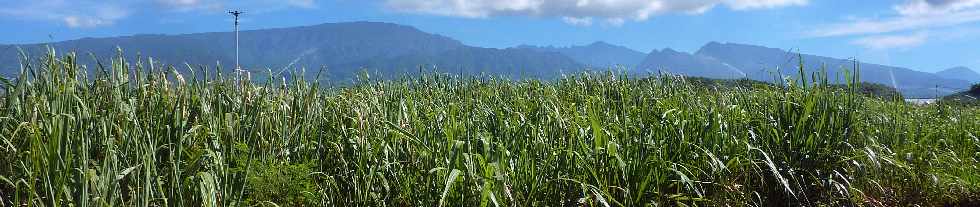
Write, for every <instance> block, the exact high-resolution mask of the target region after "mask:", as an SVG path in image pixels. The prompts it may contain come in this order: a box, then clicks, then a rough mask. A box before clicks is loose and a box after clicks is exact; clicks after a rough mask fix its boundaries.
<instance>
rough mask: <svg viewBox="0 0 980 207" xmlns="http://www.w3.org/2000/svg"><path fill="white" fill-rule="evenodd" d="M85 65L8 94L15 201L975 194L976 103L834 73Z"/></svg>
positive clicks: (41, 64)
mask: <svg viewBox="0 0 980 207" xmlns="http://www.w3.org/2000/svg"><path fill="white" fill-rule="evenodd" d="M75 60H76V56H75V55H74V54H67V55H63V56H57V55H55V54H54V52H53V51H52V52H51V53H50V54H49V55H47V56H44V57H39V58H35V59H33V60H27V61H25V63H26V64H25V65H24V66H23V69H22V71H21V73H20V76H19V77H17V78H16V79H12V80H4V81H3V85H2V89H0V91H2V92H0V156H2V157H0V204H2V205H4V206H21V205H26V206H72V205H74V206H198V205H202V206H256V205H258V206H277V205H278V206H334V205H337V206H432V205H439V206H477V205H479V206H664V205H666V206H675V205H677V206H686V205H708V206H722V205H732V206H784V205H790V206H795V205H805V206H819V205H830V206H841V205H844V206H846V205H866V206H907V205H916V204H919V205H955V204H971V203H972V204H976V202H977V201H978V199H977V198H978V196H980V169H978V168H977V164H978V159H980V139H978V136H980V110H978V109H977V108H966V107H956V106H947V105H941V104H940V105H930V106H914V105H909V104H905V103H902V102H900V101H899V102H896V101H887V100H880V99H876V98H869V97H865V96H861V95H858V94H857V93H855V91H854V90H853V87H851V88H849V89H840V88H839V87H827V85H826V84H827V81H826V78H820V77H821V76H819V75H818V76H815V78H812V79H809V80H807V81H794V80H789V81H788V82H787V84H785V85H782V86H771V85H757V86H752V87H740V88H728V89H719V88H713V87H704V86H699V85H696V84H690V83H688V82H687V81H686V80H685V79H684V78H680V77H670V76H662V77H653V78H641V79H634V78H628V77H625V76H621V75H616V74H609V73H583V74H578V75H571V76H567V77H563V78H561V79H559V80H556V81H550V82H545V81H536V80H525V81H509V80H503V79H494V78H463V77H455V76H450V75H439V74H431V75H426V76H421V77H405V78H399V79H395V80H378V81H371V80H365V81H362V82H360V83H358V84H355V85H353V86H348V87H341V88H331V87H324V86H321V85H320V84H319V83H318V82H316V81H313V82H310V81H305V80H303V79H302V78H299V79H285V78H282V77H278V76H274V75H273V76H272V78H270V80H274V81H264V82H261V83H259V82H252V81H250V80H249V79H248V78H242V77H243V76H238V75H236V74H228V73H220V72H218V71H222V70H221V69H220V68H217V69H215V68H191V67H190V66H181V68H174V67H164V66H161V65H160V64H158V63H154V62H153V61H152V60H149V61H146V62H135V63H133V62H126V61H125V60H124V59H123V58H115V59H113V60H112V61H111V62H109V63H105V64H104V65H102V64H100V65H96V66H89V67H91V68H88V67H83V66H80V65H77V64H76V61H75ZM801 69H802V68H801ZM89 71H94V72H89ZM177 71H185V72H184V73H183V74H182V73H179V72H177ZM852 82H857V81H856V80H854V81H852Z"/></svg>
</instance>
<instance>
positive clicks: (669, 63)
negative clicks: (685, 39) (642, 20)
mask: <svg viewBox="0 0 980 207" xmlns="http://www.w3.org/2000/svg"><path fill="white" fill-rule="evenodd" d="M637 71H638V72H640V73H644V72H646V73H653V74H657V73H660V72H666V73H670V74H675V75H685V76H699V77H707V78H722V79H732V78H743V77H745V73H743V72H742V71H740V70H739V69H738V68H735V67H732V66H730V65H728V64H726V63H724V62H721V61H718V60H717V59H715V58H712V57H707V56H700V55H692V54H689V53H684V52H678V51H674V50H672V49H669V48H667V49H663V50H660V51H657V50H654V51H651V52H650V53H649V54H648V55H647V57H646V58H645V59H644V60H643V62H642V63H640V65H639V66H638V67H637Z"/></svg>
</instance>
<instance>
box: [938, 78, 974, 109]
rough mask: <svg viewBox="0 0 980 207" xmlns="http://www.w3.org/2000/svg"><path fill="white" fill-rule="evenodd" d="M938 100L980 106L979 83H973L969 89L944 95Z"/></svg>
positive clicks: (952, 103) (951, 103)
mask: <svg viewBox="0 0 980 207" xmlns="http://www.w3.org/2000/svg"><path fill="white" fill-rule="evenodd" d="M940 100H941V101H943V102H946V104H950V105H961V106H977V107H980V83H978V84H973V86H971V87H970V90H967V91H963V92H959V93H955V94H953V95H949V96H945V97H943V98H942V99H940Z"/></svg>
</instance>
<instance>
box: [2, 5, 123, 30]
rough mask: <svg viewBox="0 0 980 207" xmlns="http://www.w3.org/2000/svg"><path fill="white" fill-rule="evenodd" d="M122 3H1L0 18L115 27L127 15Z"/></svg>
mask: <svg viewBox="0 0 980 207" xmlns="http://www.w3.org/2000/svg"><path fill="white" fill-rule="evenodd" d="M122 3H123V2H117V1H106V2H93V1H63V0H38V1H33V2H31V3H25V2H18V3H0V17H7V18H16V19H34V20H47V21H53V22H59V23H62V24H64V25H65V26H68V27H72V28H92V27H98V26H106V25H112V24H115V22H116V21H118V20H120V19H123V18H125V17H127V16H129V15H130V13H131V12H130V11H129V10H128V9H127V8H126V7H124V6H122Z"/></svg>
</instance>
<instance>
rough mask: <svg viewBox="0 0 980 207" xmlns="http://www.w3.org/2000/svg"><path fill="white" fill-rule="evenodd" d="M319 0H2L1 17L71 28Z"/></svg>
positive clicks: (283, 6)
mask: <svg viewBox="0 0 980 207" xmlns="http://www.w3.org/2000/svg"><path fill="white" fill-rule="evenodd" d="M316 7H317V0H152V1H147V0H30V1H21V0H18V1H2V0H0V19H17V20H41V21H48V22H52V23H58V24H63V25H65V26H67V27H71V28H94V27H102V26H109V25H113V24H115V23H116V22H118V21H121V20H123V19H125V18H127V17H130V16H132V15H135V14H143V15H154V16H150V18H160V19H164V20H167V19H168V18H169V16H167V15H174V14H166V13H165V12H164V13H160V12H159V11H176V12H224V11H225V10H228V9H229V8H235V9H242V10H246V11H253V13H262V12H268V11H280V10H283V9H289V8H305V9H314V8H316Z"/></svg>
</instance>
